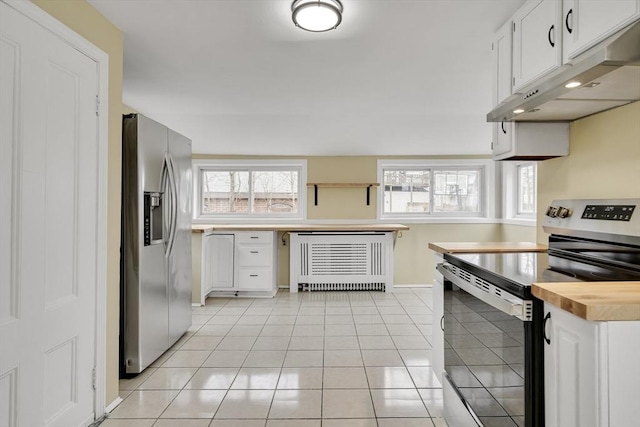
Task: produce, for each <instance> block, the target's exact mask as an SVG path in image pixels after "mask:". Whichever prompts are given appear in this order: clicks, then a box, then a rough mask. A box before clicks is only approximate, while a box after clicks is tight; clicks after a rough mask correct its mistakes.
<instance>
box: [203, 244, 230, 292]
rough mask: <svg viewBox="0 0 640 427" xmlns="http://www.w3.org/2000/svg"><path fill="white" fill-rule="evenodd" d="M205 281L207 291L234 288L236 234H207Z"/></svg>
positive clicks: (204, 260) (204, 258)
mask: <svg viewBox="0 0 640 427" xmlns="http://www.w3.org/2000/svg"><path fill="white" fill-rule="evenodd" d="M203 262H206V266H205V268H204V277H203V282H204V284H205V286H206V288H205V289H206V291H204V290H203V294H204V292H207V293H208V292H210V291H213V290H221V289H231V288H233V263H234V235H233V234H210V235H208V236H205V252H204V254H203Z"/></svg>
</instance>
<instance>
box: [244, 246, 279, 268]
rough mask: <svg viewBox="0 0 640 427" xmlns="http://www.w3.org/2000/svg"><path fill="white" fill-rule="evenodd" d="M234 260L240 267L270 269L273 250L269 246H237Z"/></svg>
mask: <svg viewBox="0 0 640 427" xmlns="http://www.w3.org/2000/svg"><path fill="white" fill-rule="evenodd" d="M236 259H237V262H238V265H239V266H241V267H271V266H272V263H273V248H272V247H271V246H270V245H238V257H237V258H236Z"/></svg>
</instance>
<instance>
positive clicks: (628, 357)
mask: <svg viewBox="0 0 640 427" xmlns="http://www.w3.org/2000/svg"><path fill="white" fill-rule="evenodd" d="M544 332H545V341H546V342H547V344H546V345H545V349H544V371H545V372H544V379H545V423H546V427H572V426H575V427H596V426H597V427H607V426H609V427H627V426H633V425H638V422H639V420H640V404H639V402H640V364H639V363H638V360H640V321H609V322H592V321H587V320H584V319H582V318H580V317H578V316H575V315H573V314H571V313H569V312H567V311H564V310H562V309H560V308H557V307H555V306H553V305H551V304H546V303H545V331H544Z"/></svg>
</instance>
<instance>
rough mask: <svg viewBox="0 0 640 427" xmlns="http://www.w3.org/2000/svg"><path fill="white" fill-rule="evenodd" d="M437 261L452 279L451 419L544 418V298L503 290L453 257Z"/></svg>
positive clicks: (447, 386)
mask: <svg viewBox="0 0 640 427" xmlns="http://www.w3.org/2000/svg"><path fill="white" fill-rule="evenodd" d="M438 269H439V271H440V272H441V273H442V274H443V276H444V277H445V279H446V280H448V281H450V282H451V284H452V285H453V286H445V292H444V337H445V374H444V378H443V394H444V417H445V419H446V421H447V423H448V424H449V426H451V427H456V426H460V427H475V426H487V427H489V426H522V427H525V426H526V427H530V426H543V425H544V402H543V388H542V387H543V384H542V380H543V379H542V375H543V371H542V367H543V360H542V346H541V345H536V344H535V340H534V338H533V337H534V322H532V319H534V318H535V319H538V318H539V317H541V313H542V308H541V307H540V306H539V304H538V302H534V301H523V300H522V299H520V298H517V297H515V296H512V295H510V294H505V293H504V292H499V291H496V289H493V288H492V287H491V286H493V285H491V284H490V283H487V281H486V280H484V279H481V278H478V277H477V276H475V275H473V274H469V273H468V272H466V271H464V270H462V269H459V268H458V269H457V270H456V267H455V266H451V265H448V264H446V263H444V264H443V265H440V266H439V267H438ZM538 312H539V313H538ZM523 319H527V320H523ZM540 323H541V320H540ZM540 341H541V340H540ZM537 347H540V348H537ZM533 405H535V407H534V406H533Z"/></svg>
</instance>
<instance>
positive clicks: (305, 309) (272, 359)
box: [101, 288, 446, 427]
mask: <svg viewBox="0 0 640 427" xmlns="http://www.w3.org/2000/svg"><path fill="white" fill-rule="evenodd" d="M431 301H432V294H431V288H396V289H395V290H394V292H392V293H382V292H327V293H323V292H317V293H298V294H290V293H289V292H288V291H280V292H278V294H277V295H276V297H275V298H273V299H253V298H209V299H207V303H206V306H204V307H195V308H193V326H192V327H191V328H190V329H189V331H188V332H187V334H186V335H185V336H184V337H182V338H181V339H180V340H179V341H178V342H177V343H176V344H175V345H174V346H173V347H172V348H171V349H170V350H168V351H167V352H166V353H165V354H164V355H162V356H161V357H160V358H159V359H158V360H157V361H156V362H155V363H153V364H152V366H151V367H149V368H147V369H146V370H145V372H143V373H142V374H140V375H138V376H137V377H135V378H132V379H128V380H121V381H120V396H121V397H122V398H123V399H124V401H123V402H122V403H121V404H120V405H119V406H118V407H117V408H116V409H115V410H113V411H112V412H111V414H110V415H109V418H108V419H107V420H105V421H104V422H103V423H102V424H101V426H102V427H152V426H153V427H174V426H175V427H320V426H322V427H376V426H377V427H413V426H436V427H439V426H446V423H445V422H444V420H443V419H442V389H440V388H439V387H440V385H439V383H438V381H437V380H436V379H435V376H434V374H433V370H432V368H431V343H430V341H429V340H430V338H431V330H432V329H431V327H432V325H431V323H432V316H431V306H432V303H431Z"/></svg>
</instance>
